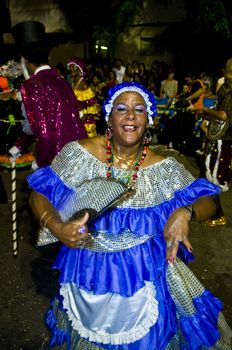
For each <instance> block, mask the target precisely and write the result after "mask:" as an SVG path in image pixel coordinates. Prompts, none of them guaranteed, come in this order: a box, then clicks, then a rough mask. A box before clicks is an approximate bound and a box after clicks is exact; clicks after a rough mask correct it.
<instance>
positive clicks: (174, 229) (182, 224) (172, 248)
mask: <svg viewBox="0 0 232 350" xmlns="http://www.w3.org/2000/svg"><path fill="white" fill-rule="evenodd" d="M190 219H191V218H190V215H189V213H188V211H187V210H186V209H185V208H178V209H176V210H175V211H174V212H173V213H172V214H171V216H170V217H169V219H168V221H167V223H166V225H165V227H164V237H165V240H166V244H167V259H168V261H170V262H174V259H175V258H176V254H177V251H178V248H179V243H180V242H183V243H184V245H185V246H186V248H187V249H188V251H189V252H192V245H191V243H190V241H189V239H188V235H189V222H190Z"/></svg>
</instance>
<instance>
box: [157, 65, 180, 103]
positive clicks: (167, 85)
mask: <svg viewBox="0 0 232 350" xmlns="http://www.w3.org/2000/svg"><path fill="white" fill-rule="evenodd" d="M177 93H178V81H177V80H176V79H174V71H173V70H169V72H168V76H167V78H166V79H165V80H163V81H162V82H161V87H160V98H167V104H168V105H169V104H170V103H171V102H172V99H173V98H174V97H175V96H176V95H177Z"/></svg>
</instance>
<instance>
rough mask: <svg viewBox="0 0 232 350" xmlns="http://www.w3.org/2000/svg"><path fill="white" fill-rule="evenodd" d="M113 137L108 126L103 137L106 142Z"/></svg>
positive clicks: (110, 127)
mask: <svg viewBox="0 0 232 350" xmlns="http://www.w3.org/2000/svg"><path fill="white" fill-rule="evenodd" d="M112 136H113V130H112V126H111V125H108V126H107V129H106V131H105V137H106V138H107V140H110V139H111V138H112Z"/></svg>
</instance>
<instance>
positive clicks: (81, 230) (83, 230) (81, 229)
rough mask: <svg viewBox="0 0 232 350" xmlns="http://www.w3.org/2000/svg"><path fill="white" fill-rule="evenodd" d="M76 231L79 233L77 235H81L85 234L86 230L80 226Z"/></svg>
mask: <svg viewBox="0 0 232 350" xmlns="http://www.w3.org/2000/svg"><path fill="white" fill-rule="evenodd" d="M78 231H79V233H81V234H83V233H86V228H85V226H80V227H79V230H78Z"/></svg>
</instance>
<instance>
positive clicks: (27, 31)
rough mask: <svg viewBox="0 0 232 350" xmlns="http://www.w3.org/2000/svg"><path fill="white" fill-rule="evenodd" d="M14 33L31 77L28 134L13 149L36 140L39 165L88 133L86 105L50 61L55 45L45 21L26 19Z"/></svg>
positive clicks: (26, 84) (26, 95)
mask: <svg viewBox="0 0 232 350" xmlns="http://www.w3.org/2000/svg"><path fill="white" fill-rule="evenodd" d="M12 33H13V36H14V38H15V41H16V44H17V45H18V49H19V51H20V54H21V55H22V60H21V61H22V65H23V69H24V72H25V76H28V79H25V80H24V81H23V82H22V84H21V95H22V101H23V104H22V113H23V116H24V118H25V120H24V122H23V131H24V133H25V136H24V137H22V138H20V140H18V141H17V142H16V143H15V145H14V146H13V147H12V148H11V149H10V150H9V153H10V154H11V155H12V156H14V157H17V156H18V155H19V154H20V153H25V152H26V151H27V149H28V147H29V146H31V145H32V144H33V143H35V153H36V154H35V157H36V166H38V167H41V166H46V165H49V164H50V163H51V161H52V160H53V158H54V157H55V155H56V154H57V153H58V152H59V151H60V150H61V149H62V147H63V146H64V145H65V144H66V143H67V142H69V141H74V140H77V139H82V138H85V137H87V133H86V130H85V127H84V124H83V123H82V121H81V119H80V116H79V110H80V109H81V108H82V105H81V104H80V103H78V101H77V100H76V98H75V95H74V93H73V91H72V88H71V86H70V84H69V83H68V82H66V81H65V79H64V78H63V77H62V76H61V75H60V74H59V73H58V72H57V70H56V69H52V68H51V67H50V66H49V64H48V57H49V52H50V49H51V47H50V46H49V45H48V43H47V41H46V37H45V27H44V25H43V24H42V23H40V22H37V21H25V22H21V23H18V24H16V25H15V26H14V28H13V30H12Z"/></svg>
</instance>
